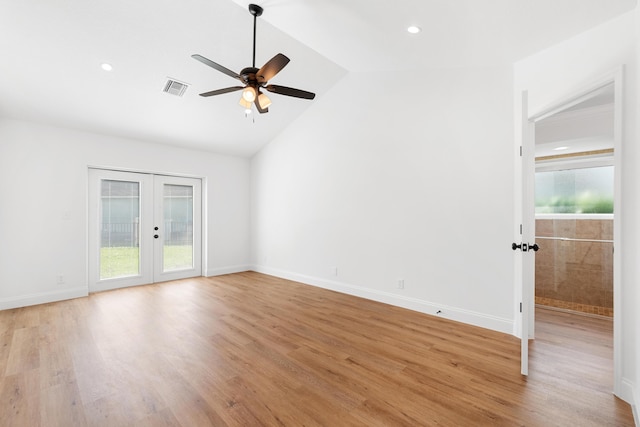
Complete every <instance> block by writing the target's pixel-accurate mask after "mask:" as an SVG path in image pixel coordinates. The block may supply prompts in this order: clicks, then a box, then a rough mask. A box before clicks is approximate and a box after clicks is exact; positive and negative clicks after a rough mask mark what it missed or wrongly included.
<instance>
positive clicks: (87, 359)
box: [0, 272, 633, 427]
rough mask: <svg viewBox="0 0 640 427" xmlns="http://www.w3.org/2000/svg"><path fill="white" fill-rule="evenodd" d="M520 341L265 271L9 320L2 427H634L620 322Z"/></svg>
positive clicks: (541, 328)
mask: <svg viewBox="0 0 640 427" xmlns="http://www.w3.org/2000/svg"><path fill="white" fill-rule="evenodd" d="M536 316H537V323H536V340H535V341H532V342H531V344H530V362H531V363H530V375H529V377H522V376H521V375H520V373H519V372H520V356H519V350H520V343H519V340H517V339H516V338H514V337H513V336H509V335H505V334H500V333H497V332H494V331H488V330H485V329H481V328H476V327H472V326H469V325H464V324H460V323H456V322H452V321H448V320H446V319H442V318H439V317H433V316H428V315H425V314H421V313H416V312H412V311H408V310H404V309H401V308H398V307H392V306H389V305H385V304H381V303H377V302H374V301H369V300H364V299H361V298H356V297H352V296H347V295H343V294H339V293H336V292H332V291H328V290H325V289H320V288H315V287H311V286H306V285H302V284H299V283H295V282H292V281H288V280H283V279H279V278H275V277H272V276H267V275H264V274H258V273H253V272H247V273H238V274H231V275H224V276H218V277H213V278H194V279H186V280H180V281H175V282H166V283H159V284H155V285H149V286H140V287H134V288H129V289H121V290H116V291H110V292H103V293H97V294H92V295H90V296H89V297H88V298H79V299H75V300H71V301H62V302H59V303H52V304H44V305H41V306H35V307H25V308H21V309H16V310H5V311H0V425H3V426H4V425H11V426H13V425H17V426H21V425H25V426H41V425H42V426H44V425H47V426H48V425H73V426H122V425H133V426H181V427H187V426H189V427H191V426H253V425H256V426H257V425H266V426H299V425H305V426H390V425H393V426H422V425H425V426H427V425H439V426H460V425H474V426H484V425H486V426H494V425H505V426H518V425H527V426H549V425H558V426H563V425H580V426H598V427H599V426H632V425H633V416H632V414H631V410H630V408H629V406H628V405H627V404H626V403H624V402H622V401H620V400H619V399H617V398H615V397H614V396H613V395H612V394H611V389H612V375H613V369H612V341H611V336H612V325H611V321H610V320H608V319H601V318H593V317H585V316H579V317H576V316H572V315H568V314H566V313H560V312H556V311H549V310H537V311H536Z"/></svg>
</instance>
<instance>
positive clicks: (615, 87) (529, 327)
mask: <svg viewBox="0 0 640 427" xmlns="http://www.w3.org/2000/svg"><path fill="white" fill-rule="evenodd" d="M622 72H623V70H622V68H620V69H618V70H615V71H614V72H612V73H610V74H609V75H608V76H604V77H603V78H602V79H601V80H599V81H596V82H594V83H593V84H592V85H591V86H589V87H586V88H584V89H583V90H581V91H579V92H578V93H577V94H575V95H573V96H569V97H566V98H564V99H563V100H561V101H558V102H556V103H554V104H553V105H552V106H551V107H548V108H546V109H543V110H542V111H541V112H539V113H537V114H533V115H527V107H526V106H527V96H526V95H527V94H526V92H524V93H523V133H522V135H523V137H522V145H523V150H522V152H524V153H525V155H524V156H523V158H522V160H521V165H522V169H521V170H522V179H523V181H521V182H525V183H526V182H527V181H529V182H533V181H534V176H535V167H534V164H535V161H534V147H533V145H534V144H533V142H534V140H535V137H533V138H532V137H531V135H532V134H534V133H535V132H534V131H531V130H530V129H532V128H535V127H536V126H535V125H536V124H537V123H539V122H542V121H543V120H545V119H547V118H550V117H552V116H554V115H556V114H559V113H562V112H570V111H572V110H575V109H580V108H581V107H582V106H584V105H589V103H596V104H597V103H598V99H599V98H601V96H604V95H603V94H604V93H605V92H607V93H608V95H606V96H611V94H612V96H613V101H612V112H613V120H612V123H613V124H612V134H613V137H612V141H613V152H612V158H613V159H612V163H613V166H614V168H613V169H614V178H613V180H614V194H615V197H614V201H613V217H614V221H613V239H612V240H613V245H614V246H615V245H616V243H617V242H620V237H621V234H622V230H621V226H620V221H619V220H617V218H618V217H617V215H618V214H619V212H620V206H621V201H620V197H619V195H620V194H621V193H620V189H621V167H620V165H621V158H620V153H621V146H622V116H623V115H622V93H623V87H622ZM588 151H594V152H595V151H600V150H597V149H591V150H588ZM527 153H530V154H527ZM582 160H585V159H581V160H579V161H582ZM587 160H588V159H587ZM522 189H523V190H522V193H521V194H522V198H521V199H519V200H520V201H519V202H520V203H521V205H520V206H521V207H522V211H521V212H522V213H521V215H522V218H523V222H522V224H523V226H522V227H521V230H524V231H525V233H522V232H521V234H523V239H525V238H527V240H529V239H533V238H534V234H533V233H531V234H529V232H528V231H527V230H535V216H534V215H533V212H534V208H533V203H532V202H533V199H534V194H535V193H534V185H523V186H522ZM529 241H531V240H529ZM612 258H613V267H612V269H613V291H612V292H613V295H612V300H613V307H614V308H615V310H614V311H613V372H614V375H613V392H614V394H616V395H618V396H620V395H621V394H622V392H623V390H622V389H623V383H622V377H621V361H622V359H621V328H620V324H621V319H622V313H621V301H622V295H621V292H620V291H621V281H620V270H621V267H620V265H621V264H620V260H621V254H620V251H615V252H614V253H613V256H612ZM527 259H528V260H529V261H526V260H527ZM523 260H525V261H523ZM532 260H533V258H532V257H519V258H518V259H517V262H516V277H521V278H522V280H521V281H518V286H519V287H518V290H519V291H521V292H522V294H521V295H522V304H523V310H522V313H523V314H522V316H521V322H522V324H521V329H520V330H521V331H522V334H521V336H522V337H523V340H522V354H523V359H522V360H523V368H522V370H523V373H524V374H526V373H527V360H528V350H527V348H528V345H527V342H528V341H529V340H530V339H533V338H534V336H535V335H534V333H535V328H534V325H535V305H534V296H535V291H534V289H535V288H534V286H533V285H534V278H533V276H534V274H535V273H534V272H535V269H533V268H532V269H529V268H523V267H522V266H524V265H529V262H530V261H532ZM519 263H521V265H522V266H519Z"/></svg>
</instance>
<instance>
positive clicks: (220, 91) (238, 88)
mask: <svg viewBox="0 0 640 427" xmlns="http://www.w3.org/2000/svg"><path fill="white" fill-rule="evenodd" d="M242 89H244V86H232V87H226V88H224V89H218V90H212V91H211V92H204V93H201V94H200V96H215V95H222V94H223V93H229V92H235V91H237V90H242Z"/></svg>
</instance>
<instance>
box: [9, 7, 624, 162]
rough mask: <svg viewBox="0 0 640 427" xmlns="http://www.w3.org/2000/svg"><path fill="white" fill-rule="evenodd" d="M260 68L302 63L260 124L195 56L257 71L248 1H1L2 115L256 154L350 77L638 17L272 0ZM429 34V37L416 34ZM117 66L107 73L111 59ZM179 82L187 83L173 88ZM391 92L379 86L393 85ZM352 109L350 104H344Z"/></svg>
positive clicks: (519, 54) (487, 54) (460, 60)
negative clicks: (279, 57) (288, 91)
mask: <svg viewBox="0 0 640 427" xmlns="http://www.w3.org/2000/svg"><path fill="white" fill-rule="evenodd" d="M256 2H257V3H258V4H260V5H261V6H263V7H264V9H265V12H264V14H263V15H262V16H261V17H260V18H259V20H258V37H257V55H256V65H257V66H258V67H259V66H260V65H262V64H263V63H264V62H266V61H267V60H268V59H270V58H271V57H273V56H274V55H275V54H277V53H279V52H282V53H284V54H286V55H287V56H288V57H289V58H290V59H291V62H290V63H289V64H288V65H287V67H286V68H285V69H284V70H282V71H281V72H280V73H279V74H278V75H277V76H276V77H274V78H273V80H272V83H273V84H277V85H285V86H291V87H296V88H301V89H306V90H309V91H312V92H315V93H316V94H317V97H316V100H315V101H307V100H300V99H295V98H290V97H285V96H278V95H275V94H274V95H270V98H271V99H272V101H273V105H272V107H270V112H269V113H268V114H264V115H259V114H256V113H255V111H254V113H253V114H251V115H249V116H248V117H246V116H245V114H244V112H243V109H242V108H241V107H240V106H239V105H238V99H239V92H236V93H230V94H225V95H220V96H217V97H212V98H203V97H200V96H198V93H200V92H205V91H209V90H213V89H218V88H223V87H228V86H234V85H236V83H237V81H235V80H233V79H232V78H230V77H228V76H225V75H224V74H222V73H219V72H217V71H215V70H213V69H211V68H209V67H206V66H204V65H203V64H201V63H199V62H197V61H195V60H193V59H192V58H191V55H192V54H194V53H198V54H201V55H203V56H205V57H207V58H210V59H212V60H214V61H216V62H218V63H220V64H222V65H224V66H225V67H227V68H229V69H231V70H234V71H240V70H241V69H242V68H244V67H247V66H249V65H251V49H252V28H253V17H252V16H251V15H250V14H249V12H248V11H247V5H248V4H249V3H250V2H249V1H244V0H234V1H232V0H180V1H178V0H136V1H125V0H110V1H106V0H92V1H81V0H47V1H42V0H20V1H15V0H0V10H1V11H2V12H1V13H0V116H6V117H12V118H17V119H25V120H32V121H38V122H43V123H50V124H54V125H59V126H65V127H72V128H77V129H83V130H88V131H91V132H97V133H104V134H110V135H116V136H123V137H129V138H135V139H141V140H147V141H151V142H158V143H166V144H172V145H177V146H184V147H191V148H198V149H204V150H210V151H215V152H221V153H228V154H232V155H242V156H250V155H252V154H253V153H255V152H256V151H257V150H259V149H260V148H261V147H262V146H263V145H264V144H265V143H267V142H269V141H270V140H271V139H273V138H274V137H275V136H276V135H277V134H279V133H280V132H281V131H282V130H283V129H284V128H285V127H286V126H287V125H288V124H289V123H291V122H292V121H293V120H295V119H296V118H297V117H298V116H299V115H300V114H302V113H303V112H305V111H306V110H307V109H309V108H311V106H312V105H313V103H314V102H319V101H320V100H321V99H322V96H323V94H324V93H326V92H327V91H329V90H331V88H332V86H333V85H334V84H335V83H336V82H337V81H338V80H339V79H340V78H341V77H342V76H343V75H344V74H345V73H348V72H369V73H382V72H385V73H387V72H390V73H392V72H394V71H398V70H415V71H416V82H417V83H418V84H419V70H421V69H426V68H433V67H437V68H452V67H484V66H500V65H508V64H511V63H513V62H514V61H517V60H519V59H521V58H524V57H526V56H528V55H531V54H533V53H535V52H537V51H539V50H541V49H544V48H546V47H548V46H551V45H553V44H555V43H558V42H560V41H562V40H564V39H567V38H569V37H571V36H573V35H576V34H578V33H580V32H582V31H585V30H587V29H589V28H592V27H594V26H596V25H598V24H600V23H602V22H605V21H607V20H610V19H612V18H614V17H616V16H618V15H620V14H622V13H624V12H626V11H629V10H631V9H633V8H634V7H635V5H636V1H635V0H607V1H603V0H394V1H393V2H390V1H371V0H351V1H344V0H322V1H318V0H264V1H261V2H260V1H256ZM409 25H417V26H419V27H421V28H422V30H423V31H422V32H421V33H419V34H416V35H412V34H409V33H407V32H406V28H407V27H408V26H409ZM105 62H106V63H110V64H112V66H113V70H112V71H110V72H106V71H103V70H102V69H101V67H100V65H101V64H102V63H105ZM168 78H173V79H176V80H179V81H181V82H185V83H187V84H189V88H188V89H187V91H186V92H185V94H184V96H182V97H178V96H175V95H170V94H167V93H164V92H163V91H162V89H163V88H164V86H165V84H166V81H167V79H168ZM390 89H392V88H372V90H390ZM345 102H349V100H345Z"/></svg>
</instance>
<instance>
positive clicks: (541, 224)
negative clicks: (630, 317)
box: [536, 219, 613, 316]
mask: <svg viewBox="0 0 640 427" xmlns="http://www.w3.org/2000/svg"><path fill="white" fill-rule="evenodd" d="M545 237H553V238H566V239H567V240H552V239H545ZM601 240H605V241H608V242H600V241H601ZM611 240H613V220H612V219H536V243H537V244H538V246H540V250H539V251H538V252H536V303H537V304H543V305H550V306H554V307H559V308H565V309H569V310H575V311H583V312H587V313H591V314H600V315H604V316H613V243H611V242H610V241H611Z"/></svg>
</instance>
